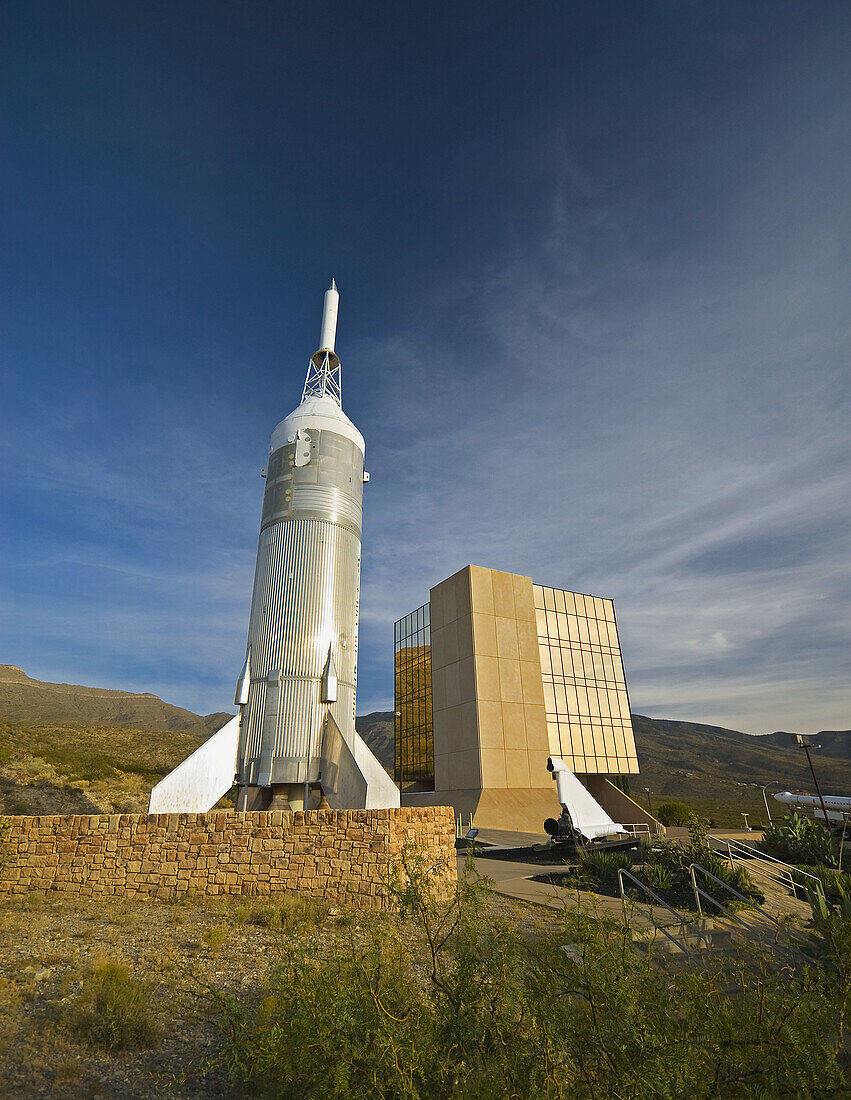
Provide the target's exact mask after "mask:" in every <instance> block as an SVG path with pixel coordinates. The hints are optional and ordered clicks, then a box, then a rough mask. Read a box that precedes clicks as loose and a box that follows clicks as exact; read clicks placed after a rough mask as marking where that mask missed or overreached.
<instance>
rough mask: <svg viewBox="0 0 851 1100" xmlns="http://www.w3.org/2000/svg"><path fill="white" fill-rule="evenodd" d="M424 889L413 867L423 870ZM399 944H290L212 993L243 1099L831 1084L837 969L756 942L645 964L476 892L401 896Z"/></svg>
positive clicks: (797, 1092) (831, 1087) (589, 933)
mask: <svg viewBox="0 0 851 1100" xmlns="http://www.w3.org/2000/svg"><path fill="white" fill-rule="evenodd" d="M423 881H425V883H426V885H427V881H428V879H427V877H426V879H425V880H423ZM397 896H399V897H402V896H404V898H405V904H406V909H405V912H406V913H407V914H408V918H406V919H409V927H408V928H407V930H406V932H405V935H404V937H400V939H399V940H397V939H395V938H394V937H392V936H388V935H387V934H384V935H383V936H381V935H379V934H378V933H377V932H376V934H375V936H374V937H373V938H370V939H367V941H366V942H360V943H357V944H353V945H351V946H349V947H344V948H342V949H341V948H335V947H333V946H332V947H331V948H330V949H329V950H326V952H325V953H324V954H320V953H319V952H318V951H317V949H316V946H315V945H308V944H307V943H306V942H302V943H300V944H296V945H295V947H294V948H293V949H292V950H291V951H288V952H287V954H286V956H285V957H284V958H283V960H282V961H281V962H280V963H278V964H277V965H275V966H274V967H273V968H272V969H271V971H270V973H269V975H268V978H267V980H266V982H265V986H264V988H263V989H262V990H261V991H260V992H259V993H258V994H257V995H256V996H252V997H251V998H250V999H236V998H234V997H228V996H225V995H220V996H219V998H218V1000H217V1004H218V1009H219V1011H218V1018H219V1020H220V1023H221V1028H222V1035H223V1045H222V1055H221V1056H222V1059H223V1063H224V1065H225V1067H226V1069H227V1071H228V1074H229V1076H230V1078H231V1081H232V1083H233V1084H234V1085H235V1086H237V1087H238V1088H239V1089H240V1090H241V1092H242V1093H243V1094H247V1095H251V1096H256V1097H276V1098H281V1100H296V1098H301V1097H305V1096H322V1097H327V1098H328V1100H361V1098H363V1100H366V1098H367V1097H368V1098H376V1097H381V1098H386V1100H504V1098H506V1097H509V1098H521V1097H522V1098H524V1100H525V1098H526V1097H529V1098H535V1100H556V1098H565V1100H566V1098H568V1097H569V1098H571V1100H586V1098H588V1100H590V1098H591V1097H609V1096H611V1097H615V1096H621V1097H627V1096H629V1097H634V1098H636V1100H675V1098H679V1097H682V1096H689V1097H695V1098H707V1100H708V1098H709V1097H718V1098H720V1097H723V1098H724V1100H747V1098H751V1097H755V1096H763V1097H769V1098H777V1100H780V1098H784V1100H786V1098H788V1097H796V1098H801V1100H806V1098H811V1100H815V1098H816V1097H827V1096H842V1095H848V1093H849V1088H851V1078H849V1074H848V1071H847V1069H846V1068H845V1061H844V1054H843V1037H842V1036H843V1032H842V1022H841V1014H840V1012H839V1011H838V1008H837V1006H838V1003H839V1002H838V996H839V994H840V989H841V986H840V983H841V977H840V975H839V974H838V973H837V972H836V971H828V970H827V969H823V968H822V966H821V963H820V962H819V961H818V960H814V963H813V966H814V967H815V968H816V970H815V973H814V974H811V973H810V972H809V970H808V968H806V967H805V968H802V969H801V972H800V973H799V971H798V969H797V968H795V967H791V968H789V967H786V968H782V969H781V968H780V967H778V965H777V959H776V957H775V956H774V954H773V953H772V950H771V948H770V947H767V946H766V947H763V946H759V945H757V946H756V947H754V949H753V951H752V953H749V954H742V955H740V956H739V957H737V958H735V959H728V958H727V957H725V956H723V957H720V958H719V957H717V956H713V957H709V956H707V957H706V959H705V960H704V959H703V958H701V956H699V955H695V956H689V958H683V959H682V960H680V962H679V965H677V966H676V967H664V968H662V967H658V966H657V965H655V963H654V959H653V953H652V950H651V951H649V952H642V953H639V952H638V951H637V950H636V949H635V947H634V945H633V943H632V941H631V939H630V937H629V933H628V932H626V931H625V930H624V928H623V926H622V925H621V924H620V923H616V922H606V921H599V922H598V921H594V920H591V919H589V918H588V917H587V916H586V915H584V914H583V913H582V912H580V911H578V910H576V909H567V910H565V911H564V912H563V913H560V914H552V917H551V920H552V924H551V927H550V928H549V930H547V931H543V932H542V931H540V930H536V933H535V934H534V936H533V935H531V934H530V935H528V936H525V937H524V935H523V934H521V933H520V932H519V931H518V930H517V929H515V928H513V927H511V926H510V925H509V924H508V923H506V922H505V921H503V920H501V919H500V918H499V917H497V915H496V914H495V913H494V911H493V909H492V908H491V905H490V901H489V899H488V897H487V895H486V893H483V891H482V890H481V889H477V888H476V886H475V884H473V885H472V886H471V884H470V883H469V882H462V883H460V884H459V887H458V890H457V892H456V893H455V895H454V897H453V898H451V899H449V900H448V901H446V902H439V901H438V900H437V899H436V898H435V897H434V896H432V895H429V894H427V893H426V894H423V893H421V892H419V887H416V886H415V887H414V888H413V889H412V890H410V891H407V892H405V891H403V890H400V892H399V894H398V895H397Z"/></svg>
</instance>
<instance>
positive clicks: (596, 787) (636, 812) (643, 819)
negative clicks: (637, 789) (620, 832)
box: [582, 775, 665, 833]
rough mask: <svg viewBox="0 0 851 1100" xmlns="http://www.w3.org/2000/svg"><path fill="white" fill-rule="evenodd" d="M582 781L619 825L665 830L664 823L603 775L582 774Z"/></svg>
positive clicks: (655, 830) (653, 830) (653, 831)
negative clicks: (643, 826) (645, 826)
mask: <svg viewBox="0 0 851 1100" xmlns="http://www.w3.org/2000/svg"><path fill="white" fill-rule="evenodd" d="M582 782H583V783H584V784H585V786H586V787H587V788H588V790H589V791H590V792H591V794H592V795H593V796H594V798H596V800H597V801H598V802H599V803H600V805H601V806H602V807H603V809H604V810H605V811H606V813H607V814H608V815H609V817H610V818H612V820H613V821H617V822H618V823H619V824H621V825H647V826H648V827H649V829H650V831H651V832H652V833H656V832H657V831H658V832H661V833H664V832H665V827H664V825H662V824H661V823H660V822H658V821H657V820H656V818H655V817H653V816H652V815H651V814H649V813H648V812H647V810H645V809H644V807H643V806H640V805H639V804H638V803H637V802H636V801H635V799H634V798H630V797H629V795H628V794H624V792H623V791H622V790H621V789H620V787H616V786H615V785H614V783H612V782H611V781H610V780H608V779H607V778H606V777H605V776H604V775H583V776H582Z"/></svg>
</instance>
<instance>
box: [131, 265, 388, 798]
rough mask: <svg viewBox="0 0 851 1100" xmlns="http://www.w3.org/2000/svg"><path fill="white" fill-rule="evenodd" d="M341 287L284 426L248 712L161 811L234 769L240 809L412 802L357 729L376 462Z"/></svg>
mask: <svg viewBox="0 0 851 1100" xmlns="http://www.w3.org/2000/svg"><path fill="white" fill-rule="evenodd" d="M339 301H340V296H339V293H338V292H337V287H336V284H335V283H334V281H333V280H332V282H331V286H330V287H329V289H328V290H327V291H326V293H325V301H324V306H323V311H322V327H321V330H320V340H319V350H318V351H316V352H315V353H314V355H312V356H311V358H310V362H309V364H308V368H307V377H306V379H305V383H304V389H303V392H302V398H301V403H300V404H299V406H298V408H296V409H295V410H294V411H293V412H291V413H290V415H289V416H287V417H286V418H285V419H284V420H282V421H281V423H280V424H278V426H277V427H276V428H275V430H274V432H273V433H272V441H271V446H270V448H269V459H268V463H267V466H266V469H265V471H264V476H265V478H266V489H265V493H264V497H263V510H262V516H261V520H260V541H259V545H258V549H257V563H256V566H255V572H254V590H253V595H252V600H251V613H250V616H249V626H248V644H247V654H246V658H245V663H244V665H243V669H242V672H241V674H240V677H239V681H238V684H237V691H236V697H235V700H234V702H235V704H236V705H237V706H238V707H239V715H238V716H237V718H235V719H233V720H232V722H229V723H228V724H227V725H226V726H224V727H223V728H222V729H221V730H220V731H219V732H218V733H217V734H214V736H213V737H212V738H210V740H209V741H207V742H206V743H205V744H204V745H203V746H202V749H201V750H199V751H198V752H196V753H193V755H192V756H190V757H189V758H188V759H187V760H185V761H184V762H183V763H182V764H180V765H179V766H178V767H177V768H175V770H174V771H173V772H171V773H170V774H169V775H167V776H166V777H165V779H163V780H162V782H160V783H158V784H157V786H156V787H154V789H153V791H152V792H151V802H150V812H151V813H169V812H178V811H182V812H196V813H197V812H204V811H205V810H208V809H210V807H211V806H213V805H215V803H216V802H217V801H218V799H219V798H221V797H222V795H224V794H226V793H227V791H228V790H230V788H231V787H232V786H233V784H234V782H235V783H236V785H237V797H236V808H237V809H238V810H252V809H256V810H260V809H268V808H270V807H272V808H276V809H306V808H309V807H310V806H312V805H314V804H316V803H317V802H321V804H322V805H328V806H330V807H332V808H339V809H359V808H367V809H389V808H392V807H396V806H398V805H399V790H398V788H397V787H396V784H395V783H394V782H393V780H392V779H391V778H390V776H389V775H388V774H387V773H386V772H385V771H384V768H383V767H382V766H381V764H380V763H379V762H378V760H377V759H376V758H375V756H374V755H373V754H372V752H371V751H370V749H369V748H368V747H367V745H366V744H365V743H364V741H363V740H362V739H361V737H360V736H359V735H358V733H357V732H356V730H355V705H356V700H355V696H356V687H357V640H358V607H359V598H360V559H361V515H362V501H363V486H364V483H365V482H366V481H367V480H368V477H369V475H368V474H365V473H364V441H363V436H362V435H361V434H360V432H359V431H358V430H357V428H356V427H355V426H354V424H353V423H352V422H351V420H349V418H348V417H347V416H346V414H345V413H344V412H343V407H342V385H341V369H340V360H339V358H338V356H337V354H336V353H335V350H334V347H335V342H336V330H337V312H338V308H339ZM235 724H236V725H238V737H237V738H235V736H234V725H235ZM217 743H218V744H219V747H218V749H217V747H216V746H217ZM204 750H206V751H204ZM196 757H197V758H198V759H197V760H196Z"/></svg>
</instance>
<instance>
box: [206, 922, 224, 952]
mask: <svg viewBox="0 0 851 1100" xmlns="http://www.w3.org/2000/svg"><path fill="white" fill-rule="evenodd" d="M228 935H229V929H228V928H226V927H225V925H223V924H214V925H213V926H212V928H208V929H207V931H206V932H205V933H204V943H205V944H206V945H207V949H208V950H209V952H210V954H211V955H212V956H213V958H214V959H215V958H218V954H219V952H220V951H221V949H222V947H224V944H225V940H226V939H227V938H228Z"/></svg>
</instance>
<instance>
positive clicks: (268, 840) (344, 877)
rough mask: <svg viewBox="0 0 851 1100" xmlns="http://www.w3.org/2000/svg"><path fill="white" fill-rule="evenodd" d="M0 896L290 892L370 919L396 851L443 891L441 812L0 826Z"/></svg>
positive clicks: (226, 813)
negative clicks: (436, 875) (432, 875)
mask: <svg viewBox="0 0 851 1100" xmlns="http://www.w3.org/2000/svg"><path fill="white" fill-rule="evenodd" d="M4 822H5V823H6V824H8V826H9V828H8V829H2V830H0V894H4V893H5V894H10V893H12V894H20V893H25V892H26V891H28V890H59V891H62V892H64V893H71V894H81V895H86V896H96V895H103V894H122V895H148V896H153V897H158V898H173V897H176V896H179V895H181V894H187V893H190V892H193V893H197V894H207V895H219V894H249V895H270V894H282V893H293V892H296V891H297V892H299V893H301V894H302V895H304V896H308V897H313V898H322V899H323V900H325V901H328V902H331V903H335V904H337V903H343V904H354V905H360V906H366V907H368V908H373V909H380V908H383V907H384V906H385V905H386V897H385V893H386V892H385V889H384V887H383V883H384V881H385V879H386V876H387V874H388V871H389V870H390V866H391V864H392V863H393V862H394V861H395V860H396V859H397V858H398V855H399V853H400V852H401V850H402V847H403V845H404V844H405V842H406V841H408V840H410V841H413V842H415V843H416V844H417V845H419V846H420V847H421V848H422V849H423V851H424V852H425V854H426V855H427V857H428V858H429V859H430V860H431V861H432V862H433V863H434V864H436V865H437V866H438V867H439V868H440V877H441V879H442V880H443V881H444V882H445V883H447V884H448V883H450V882H453V881H455V878H456V864H455V825H454V820H453V815H452V810H451V808H449V807H445V806H439V807H429V808H427V809H418V808H405V809H401V810H308V811H306V812H305V811H296V812H295V813H290V812H284V811H280V810H278V811H272V810H269V811H253V812H248V813H237V812H235V811H231V810H217V811H212V812H210V813H207V814H95V815H91V816H88V815H74V816H67V817H64V816H63V817H58V816H57V817H0V823H4Z"/></svg>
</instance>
